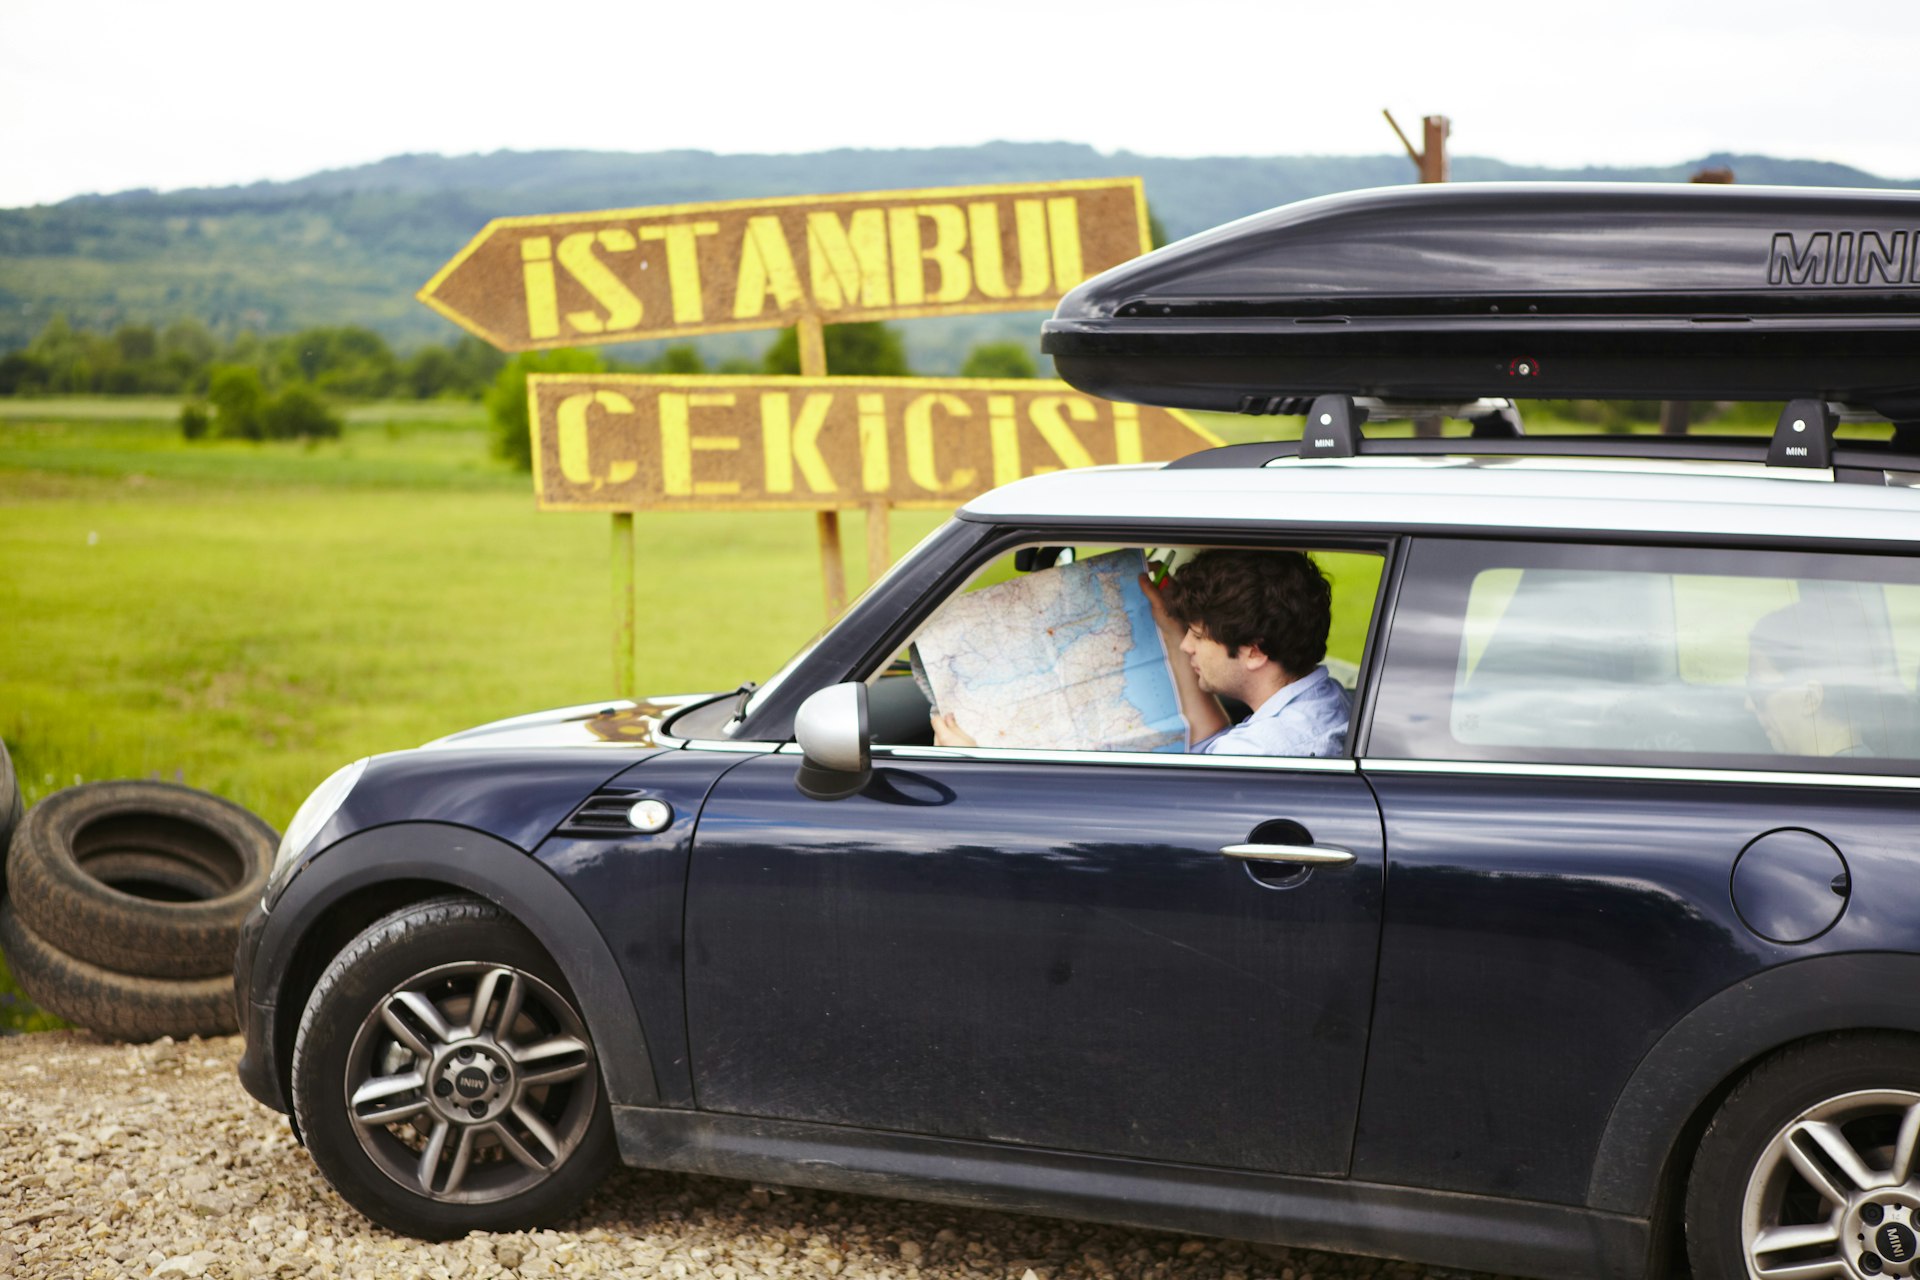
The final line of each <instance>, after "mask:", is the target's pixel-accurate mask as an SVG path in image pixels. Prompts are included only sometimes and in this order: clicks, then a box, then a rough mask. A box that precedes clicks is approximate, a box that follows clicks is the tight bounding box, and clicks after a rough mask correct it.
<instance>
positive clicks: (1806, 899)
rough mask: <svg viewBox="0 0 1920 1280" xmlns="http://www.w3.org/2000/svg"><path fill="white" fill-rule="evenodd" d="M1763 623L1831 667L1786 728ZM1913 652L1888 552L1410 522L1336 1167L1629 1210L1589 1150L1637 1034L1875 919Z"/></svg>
mask: <svg viewBox="0 0 1920 1280" xmlns="http://www.w3.org/2000/svg"><path fill="white" fill-rule="evenodd" d="M1783 628H1785V629H1787V630H1788V631H1789V632H1792V631H1795V630H1797V631H1798V634H1797V635H1789V638H1788V645H1787V647H1789V648H1793V649H1798V650H1801V651H1803V653H1804V656H1805V657H1806V658H1807V659H1809V660H1810V661H1812V662H1814V663H1816V664H1818V666H1819V667H1820V669H1821V675H1820V678H1819V680H1818V681H1817V683H1818V684H1819V686H1820V690H1821V693H1820V695H1819V696H1820V697H1822V698H1824V700H1825V702H1826V703H1827V704H1829V705H1830V706H1832V705H1837V704H1839V703H1840V702H1841V700H1842V693H1843V691H1844V692H1845V693H1846V698H1845V702H1846V705H1847V711H1846V714H1845V716H1844V717H1843V718H1842V719H1841V720H1839V721H1831V720H1830V721H1827V722H1825V724H1824V728H1825V731H1826V732H1827V733H1828V734H1829V735H1830V737H1829V739H1828V740H1827V741H1826V742H1825V743H1824V744H1820V743H1818V742H1814V741H1809V742H1807V743H1805V744H1802V745H1804V746H1805V747H1806V749H1805V750H1802V751H1798V752H1796V751H1792V750H1789V749H1788V748H1789V747H1791V746H1792V745H1794V743H1793V739H1794V738H1795V737H1796V734H1795V732H1794V731H1793V730H1792V729H1791V728H1788V729H1782V728H1781V727H1780V726H1779V725H1778V724H1775V725H1774V726H1773V727H1772V728H1771V729H1769V726H1768V719H1767V716H1766V715H1763V714H1762V713H1763V711H1764V710H1765V708H1766V706H1767V703H1768V700H1769V699H1770V698H1771V699H1775V700H1776V701H1784V702H1787V703H1790V704H1792V705H1793V706H1798V707H1801V708H1803V709H1804V708H1805V707H1806V705H1807V702H1808V699H1809V696H1810V695H1809V694H1808V687H1809V678H1808V677H1807V676H1805V675H1802V676H1801V677H1800V680H1799V684H1798V687H1797V689H1789V690H1784V691H1782V690H1780V688H1779V686H1781V685H1784V684H1786V683H1788V682H1787V681H1786V680H1785V679H1784V678H1780V679H1772V678H1770V679H1767V680H1762V681H1760V682H1758V683H1756V682H1755V673H1756V672H1758V671H1760V670H1761V668H1759V667H1757V666H1752V665H1750V649H1751V648H1752V647H1753V646H1755V645H1760V644H1761V643H1762V641H1763V640H1764V639H1765V638H1766V637H1767V636H1769V635H1773V634H1776V633H1778V632H1780V631H1781V630H1782V629H1783ZM1917 662H1920V566H1916V565H1915V564H1914V563H1913V562H1912V561H1911V560H1910V559H1908V558H1906V557H1901V556H1868V555H1825V554H1818V553H1814V552H1808V551H1801V550H1785V549H1783V550H1777V551H1768V550H1759V549H1753V550H1745V549H1706V548H1681V547H1657V546H1629V545H1622V546H1603V545H1568V544H1551V543H1521V542H1494V541H1476V540H1467V539H1460V540H1446V539H1419V540H1415V541H1414V542H1413V544H1412V546H1411V548H1410V552H1409V554H1408V555H1407V557H1406V560H1405V573H1404V578H1403V581H1402V585H1401V588H1400V591H1399V595H1398V599H1397V603H1396V607H1395V611H1394V618H1393V624H1392V634H1391V635H1390V637H1389V639H1388V641H1387V644H1386V648H1385V658H1384V666H1383V679H1382V680H1381V681H1380V682H1379V686H1378V688H1379V692H1378V697H1377V705H1376V708H1375V712H1374V716H1373V721H1372V729H1371V737H1370V740H1369V742H1368V743H1367V749H1366V755H1365V758H1364V759H1363V760H1362V768H1363V769H1364V770H1365V771H1366V773H1367V776H1368V778H1369V780H1370V781H1371V782H1372V784H1373V786H1374V788H1375V790H1376V792H1377V793H1378V795H1379V798H1380V803H1381V806H1382V809H1383V812H1384V819H1385V823H1386V831H1387V842H1388V847H1389V850H1390V879H1391V883H1392V893H1391V895H1390V905H1389V909H1388V911H1387V916H1386V921H1385V927H1384V931H1383V936H1382V942H1381V967H1380V974H1379V983H1378V1000H1377V1005H1376V1013H1375V1018H1374V1031H1373V1050H1372V1056H1371V1057H1370V1060H1369V1063H1368V1068H1367V1097H1366V1101H1365V1103H1364V1106H1363V1109H1362V1115H1361V1123H1360V1127H1359V1131H1358V1142H1357V1149H1356V1152H1355V1158H1354V1168H1353V1174H1354V1176H1355V1177H1356V1178H1362V1179H1367V1180H1371V1181H1378V1182H1389V1183H1398V1184H1406V1185H1423V1186H1432V1187H1439V1188H1445V1189H1448V1190H1454V1191H1461V1192H1471V1193H1491V1194H1499V1195H1508V1196H1521V1197H1525V1198H1528V1199H1534V1200H1543V1201H1557V1202H1562V1203H1570V1204H1579V1203H1584V1202H1587V1200H1588V1197H1589V1196H1590V1195H1593V1196H1596V1197H1600V1199H1599V1200H1597V1201H1596V1202H1597V1203H1603V1204H1605V1205H1606V1207H1609V1208H1614V1209H1629V1208H1630V1209H1631V1210H1632V1211H1634V1212H1644V1211H1645V1203H1646V1202H1645V1200H1644V1199H1636V1198H1634V1197H1633V1196H1624V1197H1623V1198H1622V1199H1620V1200H1619V1201H1618V1202H1611V1201H1608V1200H1606V1198H1605V1197H1606V1196H1608V1195H1615V1194H1620V1193H1619V1192H1618V1188H1617V1186H1615V1185H1614V1184H1612V1183H1608V1182H1607V1181H1606V1179H1605V1176H1603V1175H1602V1174H1596V1172H1595V1169H1596V1165H1595V1162H1596V1153H1597V1151H1598V1149H1599V1147H1600V1141H1601V1135H1602V1133H1603V1131H1607V1127H1608V1125H1609V1123H1610V1120H1611V1119H1612V1118H1613V1117H1614V1115H1615V1107H1616V1104H1617V1102H1618V1100H1619V1099H1620V1097H1621V1093H1622V1090H1623V1088H1624V1087H1625V1086H1626V1084H1627V1082H1628V1080H1629V1077H1631V1076H1633V1075H1634V1073H1635V1071H1636V1069H1637V1068H1638V1067H1639V1066H1640V1064H1641V1063H1642V1061H1643V1059H1645V1058H1646V1056H1647V1055H1648V1054H1649V1052H1650V1050H1652V1048H1653V1047H1654V1046H1655V1044H1656V1043H1657V1042H1659V1041H1660V1040H1661V1038H1662V1036H1663V1035H1665V1034H1666V1033H1667V1032H1668V1031H1669V1029H1670V1028H1672V1027H1674V1025H1675V1024H1676V1023H1677V1022H1678V1021H1679V1020H1681V1019H1682V1018H1684V1017H1685V1016H1687V1015H1688V1014H1689V1013H1690V1012H1692V1011H1693V1010H1695V1009H1697V1008H1699V1007H1700V1006H1701V1005H1702V1004H1703V1003H1704V1002H1706V1001H1708V1000H1709V999H1710V998H1712V997H1714V996H1715V995H1716V994H1717V993H1721V992H1724V991H1728V990H1730V989H1734V988H1736V987H1738V986H1740V985H1741V984H1743V983H1746V982H1748V981H1750V980H1751V979H1753V978H1754V977H1755V976H1756V975H1758V974H1760V973H1761V972H1762V971H1765V970H1768V969H1772V968H1775V967H1779V966H1786V965H1791V964H1793V963H1794V962H1796V961H1803V960H1808V959H1811V958H1813V957H1816V956H1820V955H1822V954H1828V953H1835V952H1846V951H1856V952H1870V951H1874V950H1877V949H1882V948H1885V947H1887V945H1888V943H1887V939H1888V936H1889V933H1888V926H1889V923H1890V922H1891V921H1893V920H1895V919H1897V917H1896V916H1895V915H1893V914H1892V913H1889V912H1887V911H1886V910H1885V908H1884V907H1881V906H1880V905H1879V904H1880V903H1885V902H1892V901H1900V900H1903V895H1905V894H1906V893H1907V886H1908V885H1909V884H1910V883H1911V881H1912V870H1911V868H1912V860H1911V844H1912V832H1913V830H1914V824H1915V819H1916V815H1920V795H1916V792H1915V791H1914V790H1913V789H1912V786H1913V783H1912V777H1913V773H1914V770H1915V757H1916V755H1920V750H1917V749H1916V748H1917V747H1920V740H1916V735H1915V732H1914V729H1915V718H1914V712H1915V702H1916V699H1915V694H1914V688H1913V675H1914V668H1915V664H1916V663H1917ZM1789 709H1790V708H1789ZM1782 714H1785V709H1783V711H1782ZM1770 733H1772V734H1773V735H1775V736H1777V737H1778V738H1779V739H1780V741H1778V742H1773V741H1770V740H1769V734H1770ZM1869 994H1871V993H1868V992H1848V991H1834V992H1832V993H1829V999H1830V1000H1831V1001H1832V1002H1834V1003H1836V1004H1837V1003H1838V1002H1839V1001H1841V1000H1842V999H1856V998H1859V997H1862V996H1865V995H1869ZM1799 1012H1800V1011H1796V1010H1785V1009H1781V1010H1773V1011H1771V1013H1770V1014H1769V1016H1777V1017H1779V1018H1780V1019H1781V1020H1782V1021H1783V1022H1786V1021H1787V1020H1788V1019H1789V1018H1791V1017H1792V1016H1797V1014H1798V1013H1799ZM1762 1043H1765V1042H1764V1041H1763V1042H1762ZM1616 1172H1617V1171H1616ZM1631 1173H1632V1175H1633V1177H1634V1178H1637V1179H1639V1183H1638V1185H1640V1186H1641V1188H1642V1192H1643V1193H1644V1195H1646V1196H1650V1195H1651V1190H1650V1188H1651V1187H1652V1185H1653V1182H1654V1180H1655V1179H1656V1178H1657V1176H1658V1174H1659V1169H1658V1168H1657V1167H1655V1168H1652V1169H1635V1170H1632V1171H1631Z"/></svg>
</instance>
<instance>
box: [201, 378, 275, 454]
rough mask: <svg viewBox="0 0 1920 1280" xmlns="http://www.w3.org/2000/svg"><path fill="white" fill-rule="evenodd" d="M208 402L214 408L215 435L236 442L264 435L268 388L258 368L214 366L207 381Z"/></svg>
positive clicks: (256, 438)
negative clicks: (263, 382)
mask: <svg viewBox="0 0 1920 1280" xmlns="http://www.w3.org/2000/svg"><path fill="white" fill-rule="evenodd" d="M207 400H208V401H209V402H210V403H211V404H212V405H213V426H214V434H216V435H221V436H227V437H230V438H232V439H236V440H258V439H260V438H261V437H262V436H263V435H264V434H265V432H266V425H265V423H264V422H263V420H262V417H263V415H264V414H265V412H266V408H267V389H266V387H265V386H264V385H262V383H261V381H260V371H259V370H258V369H255V368H253V367H251V366H249V365H239V364H225V365H215V366H214V367H213V369H212V371H211V373H210V375H209V377H208V379H207Z"/></svg>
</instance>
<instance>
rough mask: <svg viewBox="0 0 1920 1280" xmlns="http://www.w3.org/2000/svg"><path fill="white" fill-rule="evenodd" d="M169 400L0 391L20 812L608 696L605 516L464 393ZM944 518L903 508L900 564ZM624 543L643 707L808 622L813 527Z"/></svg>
mask: <svg viewBox="0 0 1920 1280" xmlns="http://www.w3.org/2000/svg"><path fill="white" fill-rule="evenodd" d="M176 412H177V405H176V404H174V403H173V402H170V401H160V400H68V401H58V400H53V401H49V400H30V401H6V400H0V737H4V738H5V740H6V743H7V746H8V749H9V750H10V751H11V752H12V754H13V758H14V762H15V765H16V767H17V769H18V771H19V774H20V780H21V785H22V791H23V793H24V795H25V798H26V800H27V801H28V802H29V803H31V802H33V801H35V800H37V799H39V798H40V797H42V796H44V795H46V794H47V793H49V792H51V791H53V790H55V789H57V788H60V787H65V786H70V785H72V784H74V783H77V782H80V781H83V780H91V779H102V778H129V777H131V778H165V779H174V780H178V781H182V782H185V783H187V784H189V785H192V786H196V787H202V788H205V789H207V790H210V791H214V792H217V793H219V794H221V795H225V796H228V797H230V798H231V799H233V800H235V801H238V802H239V803H241V804H243V805H245V806H247V807H248V808H250V809H252V810H254V811H255V812H257V813H259V814H260V815H261V816H262V817H264V818H265V819H266V820H267V821H268V822H270V823H272V824H273V825H274V826H275V827H283V826H284V825H285V824H286V822H287V820H288V819H289V818H290V817H291V816H292V813H293V810H294V809H295V808H296V807H297V806H298V804H299V803H300V801H301V800H302V799H303V798H304V797H305V795H306V794H307V792H308V791H309V790H310V789H311V788H312V787H313V786H314V785H315V784H316V783H317V782H319V780H320V779H321V778H323V777H325V776H326V775H327V774H328V773H330V772H331V771H332V770H333V769H335V768H337V767H338V766H339V765H341V764H343V763H345V762H347V761H349V760H352V759H355V758H356V757H359V756H362V755H367V754H369V753H372V752H377V751H387V750H393V749H396V748H401V747H407V746H411V745H415V744H418V743H420V742H423V741H425V740H427V739H429V738H433V737H436V736H439V735H441V734H444V733H448V732H451V731H453V730H456V729H460V728H464V727H467V726H471V725H474V724H478V723H481V722H484V721H486V720H489V719H494V718H498V717H501V716H508V715H515V714H519V713H522V712H526V711H531V710H537V709H539V708H542V707H551V706H561V705H566V704H570V703H578V702H586V701H590V700H593V699H596V698H602V697H606V696H607V695H608V694H609V693H610V691H611V690H612V688H613V677H612V658H611V643H610V635H611V590H610V576H609V569H608V564H609V558H608V524H609V522H608V520H607V518H606V517H604V516H598V515H563V514H547V515H542V514H539V513H537V512H536V511H535V510H534V506H533V499H532V496H531V491H530V485H529V482H528V480H527V478H526V477H525V476H524V475H523V474H517V473H514V472H512V471H509V470H508V469H507V468H506V467H505V466H504V465H503V464H501V463H498V462H496V461H495V460H494V459H493V458H492V457H491V456H490V455H489V452H488V449H487V439H486V430H485V423H484V419H483V416H482V412H481V410H480V409H479V408H478V407H477V406H473V405H467V404H425V405H419V404H406V403H402V404H376V405H368V406H361V407H358V408H355V409H353V410H352V411H351V412H350V413H349V415H348V422H347V429H346V432H345V434H344V436H343V438H342V439H340V440H338V441H330V442H325V443H320V444H315V445H311V446H308V445H302V444H295V443H268V444H252V443H241V442H215V443H202V444H196V445H191V446H189V445H187V444H186V443H185V442H183V441H182V440H181V439H180V436H179V431H178V428H177V426H176V425H175V422H174V415H175V413H176ZM1289 422H1290V423H1291V426H1292V429H1293V430H1294V431H1295V432H1297V431H1298V422H1297V420H1272V419H1247V418H1230V417H1219V416H1212V415H1208V416H1207V425H1208V426H1209V427H1210V428H1212V429H1213V430H1215V431H1216V432H1217V433H1218V434H1219V435H1221V436H1222V437H1223V438H1226V439H1229V440H1246V439H1259V438H1266V437H1269V436H1271V435H1272V434H1274V431H1275V428H1276V427H1278V428H1280V429H1282V430H1285V428H1286V426H1287V425H1288V423H1289ZM1548 425H1551V424H1548ZM939 519H940V517H939V516H937V515H935V514H931V513H907V512H902V513H896V514H895V517H894V522H893V523H894V530H893V550H894V551H895V553H896V554H897V553H899V552H901V551H904V550H905V549H906V548H907V547H908V546H910V545H911V543H912V541H914V540H915V539H917V538H918V537H919V536H920V535H922V534H923V533H925V532H926V531H927V530H929V529H931V528H933V527H934V525H935V524H937V523H938V521H939ZM845 525H846V535H847V546H846V558H847V565H848V570H849V576H850V583H851V585H853V586H854V587H855V589H857V587H858V584H859V580H860V566H863V565H864V564H865V563H866V556H865V548H864V544H863V541H862V535H863V532H864V527H863V526H864V522H863V521H861V520H859V519H849V520H847V521H846V522H845ZM636 526H637V530H638V535H639V539H640V558H641V563H642V572H641V584H642V612H641V620H640V626H639V634H638V639H637V648H638V653H639V660H638V668H639V671H640V685H641V691H642V692H656V693H665V692H676V691H683V690H698V689H713V688H731V687H732V686H733V685H735V684H737V683H738V682H739V681H741V680H746V679H762V678H764V677H765V676H766V675H768V674H769V673H770V672H772V671H773V670H775V669H776V668H777V667H778V666H779V665H780V663H781V662H783V661H784V660H785V659H786V658H787V657H788V656H789V655H790V654H791V653H792V652H793V651H794V650H795V649H796V648H797V647H798V646H800V645H801V644H803V643H804V642H805V641H806V640H807V639H808V638H809V637H810V636H811V635H813V634H814V633H815V632H816V631H817V630H818V629H819V628H820V626H821V624H822V622H823V620H824V618H823V612H822V601H821V592H820V586H819V571H818V556H817V552H816V550H815V543H814V536H813V521H812V517H811V516H810V515H807V514H804V513H802V514H791V515H789V514H766V513H748V514H741V515H737V516H725V515H697V516H695V515H654V516H646V515H643V516H640V517H639V518H638V519H637V521H636ZM1350 559H1352V558H1351V557H1350ZM1370 569H1371V566H1365V567H1359V568H1358V569H1357V571H1358V572H1360V573H1365V572H1368V571H1369V570H1370ZM1349 570H1350V571H1353V570H1352V567H1349ZM1355 594H1356V595H1359V594H1363V593H1358V592H1356V593H1355ZM1363 625H1364V618H1361V617H1350V616H1343V617H1341V618H1339V619H1336V628H1335V631H1336V636H1335V638H1336V642H1337V643H1336V649H1352V650H1354V656H1356V657H1357V656H1358V655H1357V648H1358V640H1359V637H1360V634H1361V628H1362V627H1363ZM3 992H4V988H0V993H3ZM10 1017H11V1018H12V1020H13V1021H15V1022H18V1020H19V1017H18V1011H17V1009H16V1010H14V1011H13V1013H11V1014H10V1013H9V1011H8V1008H7V1006H6V1003H5V999H4V994H0V1024H4V1023H6V1022H7V1021H8V1019H9V1018H10Z"/></svg>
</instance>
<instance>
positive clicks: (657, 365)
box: [641, 342, 707, 373]
mask: <svg viewBox="0 0 1920 1280" xmlns="http://www.w3.org/2000/svg"><path fill="white" fill-rule="evenodd" d="M641 368H642V369H644V370H645V371H646V372H647V373H705V372H706V371H707V362H706V361H705V360H703V359H701V358H700V348H698V347H696V346H693V345H692V344H691V343H685V342H683V343H680V344H679V345H677V346H672V347H668V348H667V349H666V350H665V351H662V352H661V353H660V354H659V355H657V356H655V357H654V358H653V359H651V360H649V361H647V363H646V364H644V365H642V366H641Z"/></svg>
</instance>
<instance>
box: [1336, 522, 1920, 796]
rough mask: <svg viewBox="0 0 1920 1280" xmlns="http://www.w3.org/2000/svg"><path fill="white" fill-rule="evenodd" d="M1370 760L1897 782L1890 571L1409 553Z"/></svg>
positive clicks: (1577, 550)
mask: <svg viewBox="0 0 1920 1280" xmlns="http://www.w3.org/2000/svg"><path fill="white" fill-rule="evenodd" d="M1410 555H1411V559H1410V560H1409V562H1408V568H1407V575H1406V578H1405V580H1404V585H1403V587H1402V591H1401V596H1400V602H1399V606H1398V608H1397V609H1396V611H1395V614H1394V619H1393V631H1392V636H1391V638H1390V640H1389V643H1388V647H1387V651H1386V661H1385V664H1384V677H1383V680H1382V684H1381V691H1380V698H1379V703H1378V707H1377V710H1376V714H1375V719H1374V728H1373V734H1372V739H1371V741H1370V743H1369V744H1368V748H1367V753H1368V754H1369V755H1373V756H1378V757H1385V758H1401V759H1435V760H1469V761H1480V760H1484V761H1512V762H1521V763H1525V762H1543V763H1570V764H1628V765H1654V766H1678V767H1689V768H1724V769H1791V770H1809V769H1811V770H1829V771H1833V772H1845V773H1907V772H1910V771H1912V769H1913V766H1914V764H1915V762H1916V761H1917V760H1920V694H1917V693H1916V685H1915V677H1916V670H1917V669H1920V571H1917V567H1916V566H1915V564H1914V563H1913V562H1912V561H1910V560H1908V559H1906V558H1902V557H1882V556H1840V555H1817V554H1807V553H1798V552H1765V551H1751V552H1750V551H1717V550H1687V549H1675V548H1665V547H1600V546H1543V545H1530V544H1523V543H1494V542H1467V541H1443V540H1422V541H1420V542H1418V543H1416V544H1415V545H1414V546H1413V547H1412V548H1411V551H1410Z"/></svg>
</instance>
